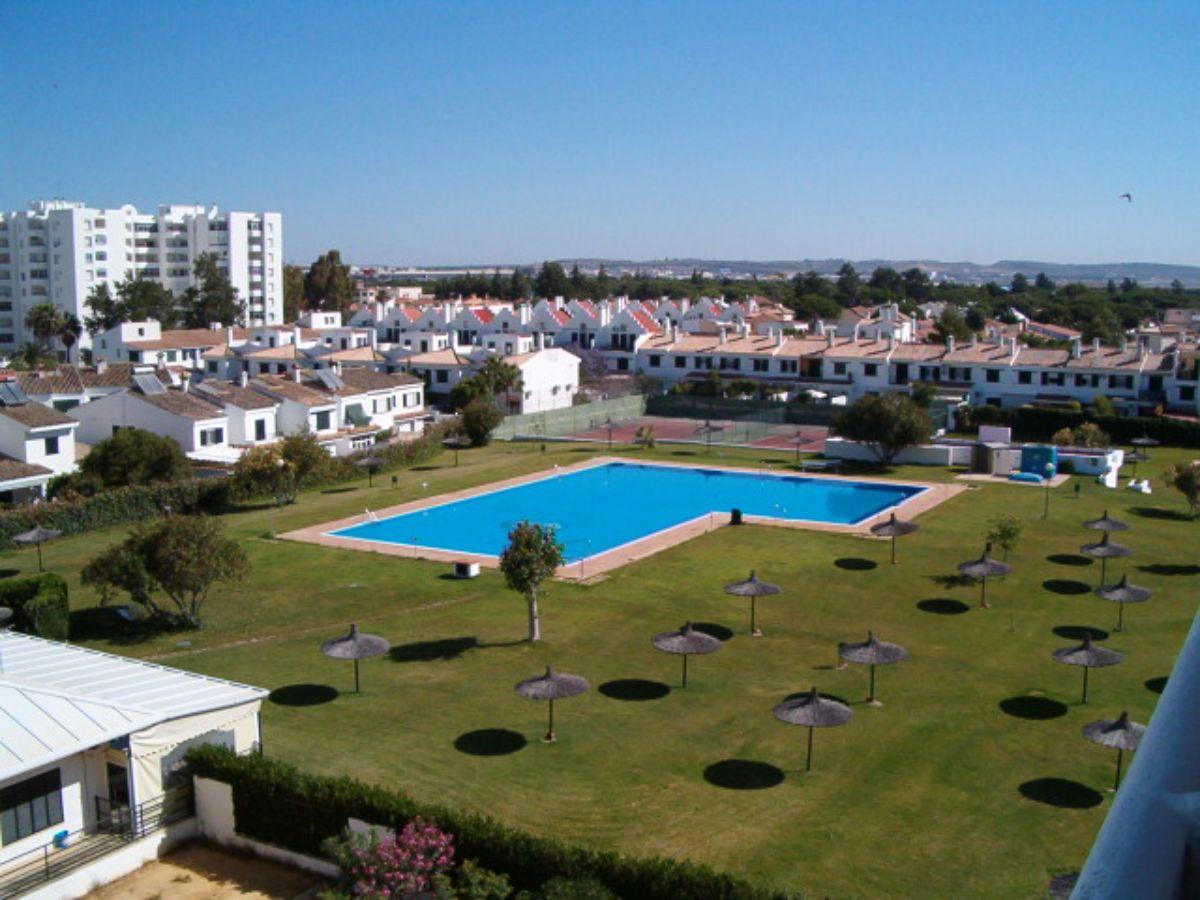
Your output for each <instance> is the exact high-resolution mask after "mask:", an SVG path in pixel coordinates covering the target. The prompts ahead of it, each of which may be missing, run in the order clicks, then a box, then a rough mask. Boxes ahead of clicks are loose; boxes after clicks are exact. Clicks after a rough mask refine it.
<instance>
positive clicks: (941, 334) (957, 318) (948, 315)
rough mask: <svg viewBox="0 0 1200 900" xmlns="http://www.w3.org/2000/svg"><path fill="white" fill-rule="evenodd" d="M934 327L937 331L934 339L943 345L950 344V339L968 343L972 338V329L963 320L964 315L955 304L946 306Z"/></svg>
mask: <svg viewBox="0 0 1200 900" xmlns="http://www.w3.org/2000/svg"><path fill="white" fill-rule="evenodd" d="M933 327H934V329H935V331H934V335H933V339H934V340H936V341H938V342H939V343H942V344H946V343H949V341H948V340H947V339H948V338H954V339H955V340H956V341H966V340H970V338H971V327H970V326H969V325H968V324H967V320H966V319H965V318H963V314H962V313H961V312H959V311H958V307H957V306H954V305H953V304H947V305H946V308H945V309H944V310H942V314H941V315H940V316H938V317H937V320H936V321H935V322H934V324H933Z"/></svg>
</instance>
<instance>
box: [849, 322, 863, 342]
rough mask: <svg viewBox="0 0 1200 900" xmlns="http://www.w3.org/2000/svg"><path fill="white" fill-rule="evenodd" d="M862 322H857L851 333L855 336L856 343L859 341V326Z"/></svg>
mask: <svg viewBox="0 0 1200 900" xmlns="http://www.w3.org/2000/svg"><path fill="white" fill-rule="evenodd" d="M861 324H862V323H861V322H855V323H854V332H853V334H851V337H852V338H854V343H856V344H857V343H858V331H859V326H860V325H861Z"/></svg>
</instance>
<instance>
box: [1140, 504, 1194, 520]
mask: <svg viewBox="0 0 1200 900" xmlns="http://www.w3.org/2000/svg"><path fill="white" fill-rule="evenodd" d="M1129 511H1130V512H1131V513H1133V514H1134V515H1135V516H1141V517H1142V518H1143V519H1165V520H1166V521H1168V522H1190V521H1192V517H1191V516H1189V515H1188V514H1187V513H1185V512H1180V511H1179V510H1177V509H1163V508H1162V507H1161V506H1134V507H1131V508H1130V510H1129Z"/></svg>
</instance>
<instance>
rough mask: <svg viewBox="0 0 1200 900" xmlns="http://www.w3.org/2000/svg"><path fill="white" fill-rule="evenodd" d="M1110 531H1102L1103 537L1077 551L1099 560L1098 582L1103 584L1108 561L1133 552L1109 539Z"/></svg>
mask: <svg viewBox="0 0 1200 900" xmlns="http://www.w3.org/2000/svg"><path fill="white" fill-rule="evenodd" d="M1109 534H1111V532H1108V531H1106V532H1104V537H1103V538H1101V539H1100V540H1099V541H1096V543H1094V544H1084V545H1083V546H1082V547H1080V548H1079V552H1081V553H1084V554H1086V555H1088V556H1090V557H1092V559H1098V560H1100V583H1101V584H1104V576H1105V575H1106V574H1107V573H1108V561H1109V560H1110V559H1117V558H1118V557H1122V556H1129V555H1130V554H1131V553H1133V551H1132V550H1130V549H1129V548H1128V547H1126V546H1125V545H1124V544H1118V543H1116V542H1114V541H1111V540H1109Z"/></svg>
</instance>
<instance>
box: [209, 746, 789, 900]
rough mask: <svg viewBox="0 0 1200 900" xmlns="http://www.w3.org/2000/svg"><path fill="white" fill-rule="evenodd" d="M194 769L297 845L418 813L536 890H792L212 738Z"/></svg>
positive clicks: (691, 899) (459, 846) (624, 893)
mask: <svg viewBox="0 0 1200 900" xmlns="http://www.w3.org/2000/svg"><path fill="white" fill-rule="evenodd" d="M187 758H188V763H189V765H190V767H191V770H192V772H193V774H195V775H199V776H203V777H205V778H212V779H214V780H217V781H223V782H225V783H226V784H229V785H231V786H232V788H233V811H234V821H235V823H236V826H237V831H238V833H239V834H242V835H245V836H246V837H251V838H254V839H256V840H260V841H266V842H267V843H272V844H276V845H278V846H281V847H285V848H287V849H289V850H294V851H296V852H298V853H305V854H309V855H319V854H320V852H321V845H322V842H323V841H325V840H326V839H327V838H330V837H334V836H335V835H338V834H340V833H341V832H342V831H343V829H345V828H346V825H347V822H348V820H349V818H350V817H354V818H357V819H361V820H363V821H364V822H370V823H372V824H376V825H383V826H385V827H390V828H393V829H397V830H398V829H400V828H403V827H404V825H405V824H406V823H407V822H409V821H412V820H413V819H416V818H421V819H423V820H425V821H427V822H431V823H433V824H435V825H437V826H438V827H439V828H441V829H443V830H445V831H448V832H449V833H450V834H452V835H453V836H454V845H455V850H456V853H457V854H458V855H459V856H460V857H462V858H463V859H471V860H474V861H475V863H477V864H478V865H480V866H483V867H484V868H486V869H489V870H491V871H493V872H500V873H504V874H506V875H507V876H508V877H509V879H510V881H511V882H512V885H513V887H514V888H516V889H517V890H529V891H536V890H538V889H539V888H540V887H541V886H542V885H544V884H545V883H546V882H547V881H549V880H550V879H552V878H557V877H562V878H570V879H582V878H591V879H595V880H596V881H598V882H600V883H601V884H602V885H604V886H605V887H606V888H608V889H609V890H610V891H613V892H615V893H616V894H617V895H618V896H621V897H671V898H676V900H774V898H782V897H784V896H786V895H783V894H778V893H775V892H771V891H768V890H765V889H763V888H759V887H756V886H754V885H752V884H749V883H747V882H745V881H742V880H741V879H738V878H734V877H733V876H731V875H726V874H721V873H718V872H715V871H713V870H712V869H710V868H708V867H707V866H703V865H699V864H697V863H692V862H683V861H679V860H673V859H664V858H661V857H655V858H638V857H632V856H626V855H623V854H619V853H615V852H613V851H609V850H593V849H591V848H588V847H579V846H573V845H570V844H566V843H563V842H562V841H559V840H557V839H555V838H550V837H540V836H536V835H532V834H529V833H528V832H524V831H520V830H518V829H516V828H511V827H509V826H507V825H503V824H501V823H499V822H497V821H495V820H494V819H491V818H489V817H487V816H483V815H478V814H475V813H469V812H459V811H455V810H449V809H445V808H442V807H437V806H431V805H425V804H420V803H418V802H416V801H415V800H413V799H412V798H411V797H409V796H407V795H406V794H403V793H401V792H399V791H394V790H389V789H387V788H382V787H378V786H374V785H368V784H365V783H363V782H361V781H357V780H355V779H353V778H346V777H334V776H328V775H308V774H305V773H302V772H300V771H299V770H298V769H296V768H295V767H294V766H292V765H289V764H288V763H284V762H280V761H278V760H275V759H270V758H268V757H264V756H261V755H257V754H254V755H249V756H237V755H236V754H235V753H234V752H233V751H232V750H230V749H228V748H226V747H219V746H216V745H212V744H208V745H204V746H201V747H196V748H193V749H192V750H191V751H189V753H188V757H187Z"/></svg>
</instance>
